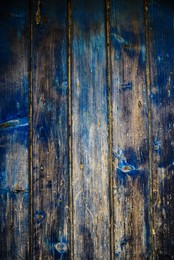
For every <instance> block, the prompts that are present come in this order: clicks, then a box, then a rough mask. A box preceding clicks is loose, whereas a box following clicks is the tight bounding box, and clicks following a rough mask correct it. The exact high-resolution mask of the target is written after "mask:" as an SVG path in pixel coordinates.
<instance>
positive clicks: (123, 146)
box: [110, 0, 149, 259]
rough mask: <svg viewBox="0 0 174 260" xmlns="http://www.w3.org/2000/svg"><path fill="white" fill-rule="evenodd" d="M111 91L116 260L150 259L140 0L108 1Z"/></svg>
mask: <svg viewBox="0 0 174 260" xmlns="http://www.w3.org/2000/svg"><path fill="white" fill-rule="evenodd" d="M110 41H111V50H110V55H111V91H112V123H113V125H112V127H113V129H112V134H113V135H112V137H113V194H114V195H113V196H114V238H115V249H114V253H115V258H116V259H147V258H146V257H148V254H149V209H148V208H149V194H148V192H149V170H148V166H149V164H148V116H147V97H146V77H145V58H146V56H145V24H144V3H143V1H136V0H133V1H122V0H111V3H110Z"/></svg>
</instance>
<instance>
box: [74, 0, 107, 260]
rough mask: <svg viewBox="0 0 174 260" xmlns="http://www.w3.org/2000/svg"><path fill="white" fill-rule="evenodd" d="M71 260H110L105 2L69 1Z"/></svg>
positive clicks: (97, 0)
mask: <svg viewBox="0 0 174 260" xmlns="http://www.w3.org/2000/svg"><path fill="white" fill-rule="evenodd" d="M71 14H72V21H71V23H72V30H71V32H72V44H71V46H72V55H71V59H72V63H71V64H72V66H71V68H72V72H71V80H72V192H73V194H72V195H73V212H72V215H73V225H72V226H73V231H72V232H73V241H72V244H73V248H72V250H73V257H74V259H110V206H109V174H108V167H109V165H108V155H109V154H108V119H107V116H108V109H107V78H106V75H107V67H106V36H105V2H104V1H100V0H96V1H92V0H90V1H89V0H84V1H81V0H72V1H71Z"/></svg>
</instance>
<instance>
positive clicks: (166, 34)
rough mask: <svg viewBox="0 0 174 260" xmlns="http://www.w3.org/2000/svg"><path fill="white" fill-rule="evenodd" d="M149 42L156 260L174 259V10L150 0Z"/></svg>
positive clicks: (170, 5)
mask: <svg viewBox="0 0 174 260" xmlns="http://www.w3.org/2000/svg"><path fill="white" fill-rule="evenodd" d="M146 10H148V11H147V13H148V19H149V20H148V25H149V27H148V30H149V33H148V36H149V37H148V39H147V40H148V44H149V61H150V92H149V96H150V101H151V118H152V145H153V154H152V173H153V197H152V199H153V222H154V223H153V228H154V229H153V235H154V245H153V248H154V257H155V259H173V258H174V175H173V169H174V166H173V155H174V143H173V137H174V131H173V130H174V129H173V125H174V124H173V123H174V107H173V101H174V88H173V85H174V69H173V68H174V51H173V43H174V26H173V21H174V20H173V17H174V9H173V4H172V2H171V1H162V0H159V1H150V2H149V5H148V6H147V9H146Z"/></svg>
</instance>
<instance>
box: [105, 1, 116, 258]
mask: <svg viewBox="0 0 174 260" xmlns="http://www.w3.org/2000/svg"><path fill="white" fill-rule="evenodd" d="M105 10H106V48H107V49H106V50H107V84H108V119H109V120H108V145H109V175H110V176H109V193H110V194H109V196H110V250H111V259H114V214H113V210H114V201H113V177H112V173H113V169H112V168H113V167H112V144H113V140H112V136H113V135H112V133H113V129H112V91H111V49H110V48H111V43H110V20H109V19H110V0H106V3H105Z"/></svg>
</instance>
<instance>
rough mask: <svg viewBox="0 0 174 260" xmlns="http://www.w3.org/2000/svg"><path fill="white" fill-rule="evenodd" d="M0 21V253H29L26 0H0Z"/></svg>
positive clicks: (3, 255)
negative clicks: (2, 0)
mask: <svg viewBox="0 0 174 260" xmlns="http://www.w3.org/2000/svg"><path fill="white" fill-rule="evenodd" d="M0 24H1V26H0V37H1V42H0V233H1V234H0V259H28V256H29V192H28V189H29V185H28V89H29V88H28V86H29V74H28V72H29V24H30V23H29V3H28V1H25V0H24V1H18V4H17V5H16V3H14V2H13V1H10V0H7V1H4V2H2V3H1V9H0Z"/></svg>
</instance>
